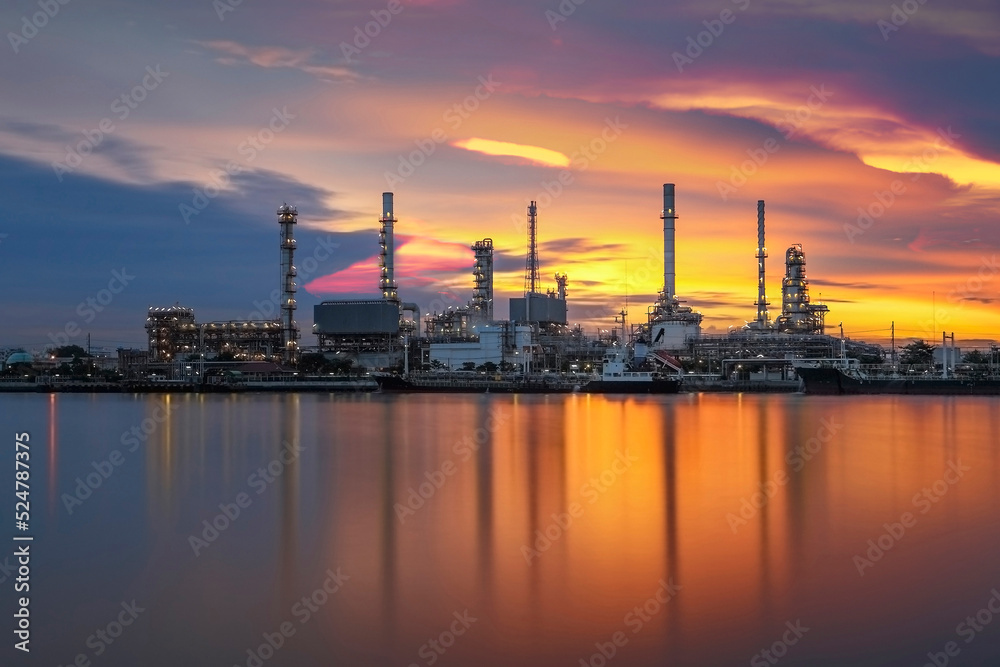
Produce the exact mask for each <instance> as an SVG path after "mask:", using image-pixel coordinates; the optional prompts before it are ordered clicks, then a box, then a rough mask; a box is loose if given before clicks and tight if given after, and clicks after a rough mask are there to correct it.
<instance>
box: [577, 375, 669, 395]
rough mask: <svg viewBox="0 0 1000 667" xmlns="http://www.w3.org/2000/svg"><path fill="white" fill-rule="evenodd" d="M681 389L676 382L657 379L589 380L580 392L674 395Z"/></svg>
mask: <svg viewBox="0 0 1000 667" xmlns="http://www.w3.org/2000/svg"><path fill="white" fill-rule="evenodd" d="M680 388H681V383H680V381H678V380H668V379H665V378H657V379H652V380H642V381H629V380H591V381H590V382H588V383H587V384H586V385H584V386H583V388H582V389H581V391H583V392H585V393H588V394H676V393H677V392H678V391H679V390H680Z"/></svg>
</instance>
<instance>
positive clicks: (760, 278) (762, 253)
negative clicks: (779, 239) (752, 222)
mask: <svg viewBox="0 0 1000 667" xmlns="http://www.w3.org/2000/svg"><path fill="white" fill-rule="evenodd" d="M766 259H767V248H766V247H765V245H764V200H763V199H759V200H757V304H756V305H757V324H758V325H759V326H761V327H766V326H767V325H768V315H767V307H768V306H769V305H770V304H769V303H768V302H767V281H766V272H765V270H764V261H765V260H766Z"/></svg>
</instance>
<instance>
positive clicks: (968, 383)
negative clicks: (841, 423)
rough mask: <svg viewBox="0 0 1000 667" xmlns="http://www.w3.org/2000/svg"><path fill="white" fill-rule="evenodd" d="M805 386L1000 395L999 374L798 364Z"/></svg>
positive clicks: (826, 390)
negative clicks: (856, 370) (892, 373)
mask: <svg viewBox="0 0 1000 667" xmlns="http://www.w3.org/2000/svg"><path fill="white" fill-rule="evenodd" d="M796 372H797V373H798V375H799V377H800V378H802V384H803V390H804V391H805V393H807V394H819V395H866V394H907V395H914V396H1000V379H997V378H942V377H933V378H920V379H911V378H863V377H857V376H855V375H851V374H848V373H845V372H844V371H842V370H841V369H839V368H798V369H796Z"/></svg>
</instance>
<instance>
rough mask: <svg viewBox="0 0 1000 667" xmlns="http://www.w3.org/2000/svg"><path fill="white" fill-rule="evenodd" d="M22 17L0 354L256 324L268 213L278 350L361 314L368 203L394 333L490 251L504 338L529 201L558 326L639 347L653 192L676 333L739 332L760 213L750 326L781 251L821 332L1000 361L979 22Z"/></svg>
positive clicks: (654, 5)
mask: <svg viewBox="0 0 1000 667" xmlns="http://www.w3.org/2000/svg"><path fill="white" fill-rule="evenodd" d="M50 1H51V2H52V7H50V8H49V12H50V13H54V15H53V16H51V17H49V16H47V15H45V14H44V13H43V9H40V4H39V2H38V1H37V0H32V1H28V0H15V1H13V2H8V3H6V4H5V6H4V8H3V9H2V10H0V27H2V28H3V32H4V34H5V38H4V44H3V45H2V46H0V79H2V81H3V95H2V96H0V174H2V177H0V191H2V193H3V201H4V206H3V209H2V211H0V275H2V281H3V285H4V287H5V289H4V290H3V293H2V296H0V312H2V314H3V317H2V318H0V348H5V347H13V346H24V347H27V348H29V349H40V348H42V347H44V346H45V345H46V344H50V341H52V340H54V338H53V336H54V335H55V338H58V337H59V336H58V332H65V331H66V326H67V324H69V323H71V322H75V323H77V324H78V325H79V327H80V332H81V333H78V334H74V335H70V336H68V338H69V339H70V342H73V343H78V344H85V339H86V334H87V333H88V332H89V333H92V335H93V338H94V342H95V345H102V346H109V347H116V346H118V345H121V344H137V345H138V344H142V343H143V341H144V339H145V338H144V336H145V334H144V331H143V324H144V321H145V310H146V308H147V307H148V306H149V305H171V304H173V303H175V302H179V303H181V304H183V305H188V306H191V307H194V308H195V311H196V314H197V317H198V319H199V320H202V321H211V320H222V319H236V318H246V317H249V316H251V314H253V313H255V312H262V310H266V307H267V305H268V304H267V303H265V302H268V301H269V299H270V295H271V292H272V290H274V289H276V288H277V285H278V226H277V223H276V217H275V209H276V208H277V206H279V205H280V204H281V203H282V202H288V203H290V204H294V205H296V206H297V207H298V210H299V221H300V229H299V234H298V236H299V257H298V259H297V262H296V263H297V264H298V266H299V269H300V274H304V275H302V277H303V280H302V281H301V282H302V283H303V284H304V286H305V291H304V292H303V293H302V294H301V298H300V299H299V303H300V310H299V312H298V320H299V323H300V325H301V326H302V328H303V330H306V331H308V330H309V329H310V328H311V325H312V305H313V304H315V303H318V302H319V301H320V300H323V299H329V298H344V297H348V296H351V295H361V294H364V295H374V294H375V293H376V292H377V269H376V262H377V258H376V251H377V226H378V223H377V218H378V215H379V208H380V203H381V193H382V192H383V191H389V190H391V191H393V192H395V194H396V215H397V217H398V218H399V223H398V225H397V232H398V237H397V246H398V254H397V280H398V281H399V283H400V290H399V291H400V296H401V297H402V298H403V299H404V300H405V301H415V302H417V303H418V304H419V305H420V306H421V307H422V308H423V310H424V312H425V313H426V312H428V311H433V310H440V309H441V308H443V307H445V306H446V305H455V304H461V303H465V302H466V301H467V300H469V298H471V288H472V278H471V265H472V252H471V250H469V248H468V246H469V245H471V244H472V243H473V242H474V241H476V240H479V239H482V238H485V237H490V238H492V239H493V240H494V244H495V246H496V248H497V257H496V259H497V267H498V272H499V273H498V277H497V297H498V298H497V312H498V314H499V315H501V316H504V315H506V298H507V297H509V296H515V295H517V294H519V293H520V292H521V290H522V285H523V272H524V246H525V234H524V225H523V219H524V214H525V209H526V207H527V205H528V202H529V201H530V200H537V201H538V202H539V238H540V241H541V246H540V260H541V266H542V275H543V282H544V284H545V286H546V287H554V286H555V281H554V279H553V274H554V273H555V272H556V271H565V272H566V273H567V274H568V275H569V290H570V310H569V315H570V319H571V321H572V322H574V323H575V322H580V323H582V324H584V325H585V326H586V327H587V328H588V330H591V331H592V330H594V329H595V328H597V327H598V326H606V325H608V324H610V323H611V322H612V317H613V313H614V312H616V311H617V310H619V309H620V308H621V307H622V305H623V303H624V301H625V295H626V293H627V294H628V299H629V303H630V306H629V311H630V319H632V320H640V319H643V318H644V313H645V310H646V307H647V306H648V305H650V304H651V303H652V302H653V300H654V299H655V294H656V292H657V291H658V290H659V289H661V288H662V271H663V267H662V247H661V243H662V233H661V222H660V219H659V214H660V209H661V207H662V185H663V183H668V182H669V183H675V184H676V185H677V209H678V212H679V215H680V219H679V220H678V222H677V239H678V241H677V246H678V247H677V258H678V259H677V262H678V264H677V276H678V277H677V284H678V291H679V293H680V294H681V295H682V297H683V298H684V299H686V300H687V302H688V304H689V305H691V306H693V307H694V308H696V309H698V310H701V311H702V312H703V313H704V315H705V322H704V324H705V327H706V330H707V331H725V330H726V329H727V328H728V327H729V326H731V325H737V326H738V325H741V324H742V323H743V322H744V321H745V320H749V319H752V318H753V317H754V313H755V307H754V305H753V303H754V300H755V298H756V260H755V259H754V253H755V246H756V202H757V200H758V199H764V200H766V202H767V239H768V242H767V245H768V251H769V260H768V275H769V279H768V293H769V297H770V301H771V303H772V306H771V312H772V314H773V315H777V314H779V311H780V281H781V277H782V275H783V270H784V266H783V256H784V251H785V249H786V248H787V247H788V246H789V245H790V244H792V243H801V244H802V245H803V247H804V249H805V252H806V257H807V260H808V274H809V276H810V278H811V281H812V290H813V298H814V300H820V298H821V300H822V301H823V302H826V303H827V304H829V306H830V310H831V313H830V315H829V317H828V319H827V322H828V324H832V325H833V326H832V329H834V330H835V329H836V328H837V326H836V325H837V324H838V323H839V322H841V321H843V323H844V329H845V331H846V332H847V334H848V335H851V336H853V337H857V338H867V339H873V340H881V339H883V338H885V337H887V335H888V328H889V324H890V322H891V321H893V320H895V322H896V327H897V336H898V337H906V336H913V337H925V338H931V337H932V335H933V334H934V332H935V331H936V332H937V337H938V340H940V333H941V331H942V329H946V330H948V331H955V332H956V338H957V339H959V340H961V339H973V338H975V339H990V338H995V339H1000V309H998V307H997V300H998V299H1000V264H998V263H997V258H996V253H997V246H998V245H1000V226H998V222H1000V9H998V7H997V4H996V3H995V2H987V1H974V0H966V1H958V2H951V3H948V4H947V5H945V4H935V3H932V2H926V3H924V4H921V3H920V2H919V1H918V0H909V2H905V3H896V4H895V5H894V4H893V3H892V2H884V3H882V2H874V3H873V2H859V1H857V0H847V1H845V2H837V3H831V2H825V1H824V2H819V1H814V0H720V1H718V2H694V1H693V0H690V1H681V2H653V1H646V0H643V1H628V2H608V1H607V0H583V1H582V2H581V0H575V1H572V0H563V1H562V3H561V4H560V2H559V1H558V0H550V1H547V2H546V1H542V2H526V1H521V0H512V1H509V2H503V3H497V2H485V1H483V0H412V1H408V0H400V1H398V2H397V1H396V0H393V1H392V2H388V1H384V0H374V1H364V2H355V1H345V2H322V1H319V0H309V1H294V0H293V1H291V2H284V3H265V2H263V0H242V2H240V1H239V0H216V1H215V2H214V3H213V2H212V0H180V1H178V2H170V3H154V2H124V1H108V0H93V1H89V0H74V1H71V2H68V3H67V4H65V5H62V4H59V3H58V2H57V0H50ZM236 3H238V4H236ZM577 3H579V4H577ZM41 6H43V8H44V7H45V6H48V5H47V4H46V0H43V1H42V3H41ZM53 8H54V9H53ZM908 12H909V13H908ZM42 19H44V20H42ZM39 25H40V26H41V27H37V26H39ZM366 30H367V31H368V34H367V35H366V34H365V31H366ZM123 96H124V97H123ZM81 153H82V155H81ZM227 169H228V172H229V173H226V170H227ZM223 174H224V175H223ZM331 244H338V245H337V246H336V247H335V248H334V249H333V250H332V254H331V255H330V256H329V257H327V254H328V253H327V252H326V251H325V250H324V248H330V247H331ZM310 257H312V258H313V259H314V261H313V262H312V263H311V264H310V265H304V262H305V260H306V259H307V258H310ZM310 266H311V267H313V268H312V270H309V268H310ZM123 269H124V270H125V274H126V275H127V276H134V278H129V279H128V284H127V285H125V287H124V289H122V290H121V292H120V293H118V294H113V295H111V296H112V298H111V299H110V301H108V299H107V297H108V295H109V293H105V294H104V296H103V297H102V296H101V291H102V290H103V289H105V288H107V287H108V284H109V281H111V279H112V277H113V276H112V271H119V272H122V270H123ZM114 285H115V287H116V288H117V287H118V286H119V283H115V284H114ZM820 295H821V297H820ZM88 298H91V299H100V298H103V299H104V301H105V302H104V303H100V301H98V306H99V310H98V309H97V308H93V307H92V306H84V307H83V308H80V307H79V306H80V304H86V300H87V299H88ZM935 303H936V310H937V317H938V322H937V323H934V321H933V319H932V318H933V313H934V304H935ZM264 314H267V313H264ZM74 330H75V329H74ZM306 342H309V340H308V339H307V341H306Z"/></svg>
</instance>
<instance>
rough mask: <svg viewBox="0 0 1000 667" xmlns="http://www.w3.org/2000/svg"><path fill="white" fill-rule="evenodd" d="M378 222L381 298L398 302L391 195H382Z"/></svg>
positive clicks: (386, 193)
mask: <svg viewBox="0 0 1000 667" xmlns="http://www.w3.org/2000/svg"><path fill="white" fill-rule="evenodd" d="M378 221H379V225H380V227H379V234H378V244H379V268H380V269H381V270H380V276H379V288H380V289H381V290H382V298H383V299H386V300H388V301H398V300H399V295H398V293H397V290H398V289H399V286H398V285H397V284H396V281H395V276H394V272H393V263H394V258H393V252H394V248H393V239H392V234H393V225H394V224H395V223H396V216H395V215H393V209H392V193H391V192H383V193H382V216H381V217H380V218H379V219H378Z"/></svg>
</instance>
